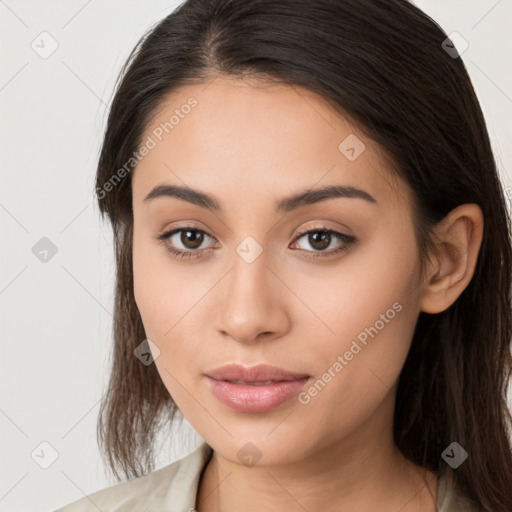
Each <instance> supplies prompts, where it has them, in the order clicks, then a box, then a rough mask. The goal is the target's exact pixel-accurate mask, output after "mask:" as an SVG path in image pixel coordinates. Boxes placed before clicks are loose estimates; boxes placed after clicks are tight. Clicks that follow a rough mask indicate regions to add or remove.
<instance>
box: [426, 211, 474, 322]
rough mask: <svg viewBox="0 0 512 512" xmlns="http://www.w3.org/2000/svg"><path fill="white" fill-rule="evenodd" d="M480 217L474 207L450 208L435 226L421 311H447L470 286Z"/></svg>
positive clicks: (433, 312) (432, 312)
mask: <svg viewBox="0 0 512 512" xmlns="http://www.w3.org/2000/svg"><path fill="white" fill-rule="evenodd" d="M483 226H484V220H483V214H482V210H481V209H480V207H479V206H478V205H477V204H464V205H461V206H458V207H457V208H455V209H453V210H452V211H451V212H450V213H449V214H448V215H447V216H446V217H445V218H444V219H443V220H442V221H441V222H440V223H439V224H438V226H437V229H436V240H437V241H436V249H435V254H433V255H432V257H431V259H432V260H433V261H435V264H433V265H432V271H431V272H430V273H429V274H428V275H427V277H426V278H425V283H424V289H423V293H422V298H421V311H423V312H425V313H431V314H435V313H440V312H442V311H445V310H446V309H448V308H449V307H450V306H451V305H452V304H453V303H454V302H455V301H456V300H457V298H458V297H459V296H460V294H461V293H462V292H463V291H464V289H465V288H466V287H467V286H468V284H469V283H470V281H471V279H472V277H473V274H474V271H475V267H476V264H477V261H478V254H479V251H480V246H481V243H482V238H483Z"/></svg>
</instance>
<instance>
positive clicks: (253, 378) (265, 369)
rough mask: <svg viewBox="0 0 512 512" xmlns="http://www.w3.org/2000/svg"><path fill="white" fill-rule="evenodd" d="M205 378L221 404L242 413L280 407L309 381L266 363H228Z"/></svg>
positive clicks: (266, 410)
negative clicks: (248, 364)
mask: <svg viewBox="0 0 512 512" xmlns="http://www.w3.org/2000/svg"><path fill="white" fill-rule="evenodd" d="M205 375H206V377H207V378H208V384H209V386H210V389H211V391H212V392H213V394H214V395H215V396H216V397H217V398H218V399H219V400H220V402H222V403H223V404H224V405H226V406H227V407H229V408H230V409H233V410H235V411H238V412H244V413H264V412H268V411H271V410H273V409H275V408H277V407H279V406H280V405H282V404H284V403H285V402H287V401H288V400H290V399H291V398H292V397H293V396H296V395H297V394H298V393H299V392H300V390H301V389H302V388H303V387H304V385H305V384H306V382H308V381H309V379H310V378H311V376H310V375H307V374H305V373H296V372H291V371H288V370H284V369H282V368H279V367H277V366H271V365H268V364H259V365H255V366H249V367H248V366H243V365H240V364H228V365H225V366H221V367H220V368H216V369H214V370H211V371H209V372H208V373H206V374H205Z"/></svg>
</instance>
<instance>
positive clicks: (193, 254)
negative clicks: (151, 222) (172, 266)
mask: <svg viewBox="0 0 512 512" xmlns="http://www.w3.org/2000/svg"><path fill="white" fill-rule="evenodd" d="M185 230H188V231H194V232H196V233H203V234H205V235H207V236H208V237H210V238H213V237H212V236H211V235H210V234H209V233H207V232H206V231H204V230H202V229H197V228H195V227H194V226H180V227H179V228H174V229H172V230H169V231H165V232H163V233H159V234H158V235H156V237H155V238H156V239H157V240H158V241H159V242H160V243H162V245H163V246H164V248H165V249H166V250H167V251H169V252H170V253H171V254H172V255H173V256H175V257H176V258H187V259H190V258H197V257H201V256H199V255H198V254H197V253H200V252H210V251H213V250H214V249H202V250H188V251H182V250H180V249H175V248H174V247H171V246H170V245H169V244H168V243H167V240H168V239H169V238H170V237H171V236H173V235H175V234H176V233H180V232H182V231H185ZM310 233H328V234H330V235H333V236H334V238H336V239H338V240H340V241H342V242H344V244H343V245H342V246H341V247H339V248H338V249H335V250H331V251H328V252H325V251H305V252H307V253H316V254H309V255H308V256H307V257H308V258H313V259H317V258H327V257H329V256H334V255H335V254H340V253H342V252H344V251H346V250H347V249H348V248H349V247H350V246H351V245H352V244H353V243H354V242H356V240H357V239H356V238H355V237H353V236H350V235H345V234H344V233H340V232H338V231H334V230H332V229H329V228H327V227H325V226H320V227H314V228H310V229H308V230H306V231H302V232H300V233H298V235H297V237H296V238H295V240H294V242H295V241H297V240H299V239H300V238H302V237H303V236H305V235H308V234H310Z"/></svg>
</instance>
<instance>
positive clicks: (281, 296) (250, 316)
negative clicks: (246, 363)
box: [216, 253, 291, 344]
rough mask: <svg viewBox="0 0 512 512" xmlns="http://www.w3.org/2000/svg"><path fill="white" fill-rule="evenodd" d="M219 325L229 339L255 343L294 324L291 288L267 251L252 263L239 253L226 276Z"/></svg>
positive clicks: (217, 323) (273, 335)
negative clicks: (290, 310)
mask: <svg viewBox="0 0 512 512" xmlns="http://www.w3.org/2000/svg"><path fill="white" fill-rule="evenodd" d="M225 279H226V280H227V284H225V286H224V287H222V295H221V297H220V298H219V299H220V301H219V302H220V305H219V307H218V309H217V321H216V328H217V330H218V331H219V332H221V334H222V335H223V336H224V337H225V338H231V339H234V340H236V341H238V342H239V343H244V344H247V343H255V342H260V341H262V340H264V339H266V340H271V339H275V338H278V337H281V336H282V335H283V334H284V333H285V332H286V331H287V330H288V329H289V327H290V323H291V322H290V317H289V313H288V310H287V307H286V301H287V296H288V297H289V296H290V295H291V294H290V291H289V290H287V289H286V287H285V286H284V285H283V283H282V281H281V280H280V279H279V278H278V277H277V276H276V274H275V271H273V270H272V269H271V268H270V267H269V266H268V261H267V258H266V257H265V253H262V254H261V255H260V256H258V258H256V260H254V261H252V262H251V263H249V262H247V261H245V260H244V259H243V258H242V257H240V256H239V255H238V254H236V255H235V257H234V259H233V267H232V269H231V270H230V271H229V273H228V275H227V276H226V278H225Z"/></svg>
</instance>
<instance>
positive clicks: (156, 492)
mask: <svg viewBox="0 0 512 512" xmlns="http://www.w3.org/2000/svg"><path fill="white" fill-rule="evenodd" d="M211 454H212V449H211V448H210V446H208V445H207V444H206V443H203V444H202V445H201V446H200V447H199V448H197V449H196V450H195V451H193V452H192V453H190V454H189V455H187V456H186V457H184V458H182V459H180V460H178V461H176V462H173V463H172V464H169V465H167V466H165V467H163V468H161V469H157V470H156V471H153V472H152V473H150V474H149V475H146V476H143V477H140V478H135V479H133V480H129V481H128V482H123V483H120V484H117V485H113V486H112V487H107V488H106V489H102V490H100V491H97V492H95V493H93V494H90V495H89V496H85V497H83V498H80V499H79V500H77V501H74V502H72V503H70V504H68V505H66V506H64V507H62V508H59V509H58V510H57V511H55V512H98V510H100V511H101V512H132V511H133V512H194V511H195V508H194V507H195V504H196V496H197V489H198V485H199V478H200V476H201V471H202V469H203V468H204V466H205V465H206V464H207V463H208V461H209V460H210V457H211ZM448 469H449V471H448V472H447V473H445V474H444V475H443V476H442V477H441V478H440V479H439V486H438V499H437V509H438V512H473V510H474V509H473V508H471V506H470V505H469V504H468V503H467V501H466V500H465V498H463V497H462V496H460V495H459V494H458V493H457V492H454V490H453V487H452V476H451V475H452V471H453V470H452V469H451V468H448Z"/></svg>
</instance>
